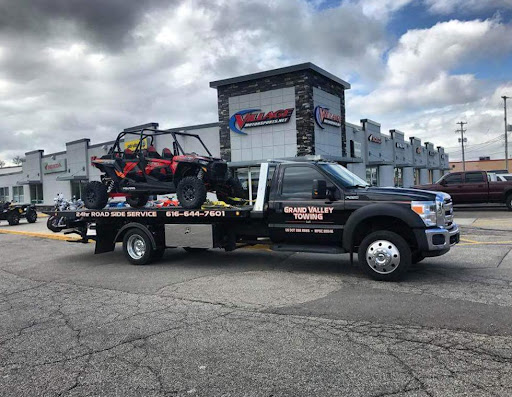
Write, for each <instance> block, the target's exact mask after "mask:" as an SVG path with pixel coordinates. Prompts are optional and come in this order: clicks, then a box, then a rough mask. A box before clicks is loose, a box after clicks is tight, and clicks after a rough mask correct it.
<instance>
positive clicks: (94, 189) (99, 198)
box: [84, 181, 108, 210]
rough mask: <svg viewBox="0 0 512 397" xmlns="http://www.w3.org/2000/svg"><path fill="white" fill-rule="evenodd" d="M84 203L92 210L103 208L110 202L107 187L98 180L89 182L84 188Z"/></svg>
mask: <svg viewBox="0 0 512 397" xmlns="http://www.w3.org/2000/svg"><path fill="white" fill-rule="evenodd" d="M84 195H85V198H84V205H85V206H86V207H87V208H89V209H91V210H102V209H103V208H105V206H106V205H107V203H108V192H107V187H106V186H105V185H104V184H103V183H101V182H98V181H92V182H89V183H88V184H87V185H85V189H84Z"/></svg>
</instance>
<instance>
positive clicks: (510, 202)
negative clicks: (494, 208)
mask: <svg viewBox="0 0 512 397" xmlns="http://www.w3.org/2000/svg"><path fill="white" fill-rule="evenodd" d="M505 204H506V205H507V208H508V209H509V210H510V211H512V193H510V194H509V195H508V196H507V197H506V198H505Z"/></svg>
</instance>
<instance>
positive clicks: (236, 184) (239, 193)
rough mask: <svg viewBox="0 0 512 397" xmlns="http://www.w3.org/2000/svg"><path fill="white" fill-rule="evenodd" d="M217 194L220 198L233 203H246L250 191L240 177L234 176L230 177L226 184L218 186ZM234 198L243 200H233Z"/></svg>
mask: <svg viewBox="0 0 512 397" xmlns="http://www.w3.org/2000/svg"><path fill="white" fill-rule="evenodd" d="M216 194H217V199H218V200H220V201H224V202H225V203H227V204H231V205H241V204H244V201H245V200H247V198H248V197H249V194H248V192H247V191H246V190H244V188H243V187H242V184H241V183H240V181H239V180H238V178H234V177H230V178H228V179H227V180H226V182H225V184H223V185H219V186H217V190H216ZM233 198H238V199H241V200H233Z"/></svg>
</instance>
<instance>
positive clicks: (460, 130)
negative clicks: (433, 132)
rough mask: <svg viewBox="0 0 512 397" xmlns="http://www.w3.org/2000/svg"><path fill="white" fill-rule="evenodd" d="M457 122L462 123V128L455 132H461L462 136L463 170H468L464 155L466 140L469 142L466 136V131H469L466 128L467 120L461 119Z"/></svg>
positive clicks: (460, 139)
mask: <svg viewBox="0 0 512 397" xmlns="http://www.w3.org/2000/svg"><path fill="white" fill-rule="evenodd" d="M456 124H460V129H459V130H455V132H457V133H459V132H460V138H459V142H460V144H461V146H462V170H463V171H466V158H465V156H464V141H466V142H467V139H466V138H464V133H465V132H466V131H467V130H465V129H464V124H467V122H464V121H459V122H458V123H456Z"/></svg>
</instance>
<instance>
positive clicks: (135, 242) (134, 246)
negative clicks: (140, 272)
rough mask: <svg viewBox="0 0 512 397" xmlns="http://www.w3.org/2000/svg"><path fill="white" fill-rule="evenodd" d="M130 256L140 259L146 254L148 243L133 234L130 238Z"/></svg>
mask: <svg viewBox="0 0 512 397" xmlns="http://www.w3.org/2000/svg"><path fill="white" fill-rule="evenodd" d="M127 245H128V247H127V248H128V254H129V255H130V256H131V257H132V258H133V259H140V258H142V257H143V256H144V254H145V253H146V243H145V242H144V239H143V238H142V237H141V236H139V235H137V234H133V235H131V236H130V237H129V238H128V244H127Z"/></svg>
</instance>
